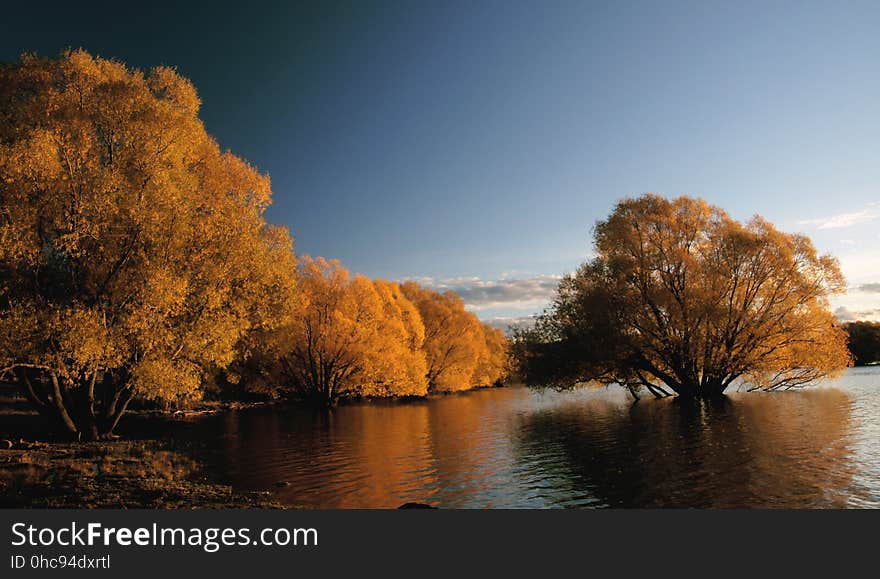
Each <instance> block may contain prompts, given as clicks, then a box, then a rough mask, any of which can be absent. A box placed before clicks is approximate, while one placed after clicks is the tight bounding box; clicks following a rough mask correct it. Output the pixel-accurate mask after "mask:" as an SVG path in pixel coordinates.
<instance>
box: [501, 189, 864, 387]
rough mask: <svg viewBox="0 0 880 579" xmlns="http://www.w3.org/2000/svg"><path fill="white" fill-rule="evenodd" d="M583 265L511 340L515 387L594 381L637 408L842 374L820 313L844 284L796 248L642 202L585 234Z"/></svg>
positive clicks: (832, 263)
mask: <svg viewBox="0 0 880 579" xmlns="http://www.w3.org/2000/svg"><path fill="white" fill-rule="evenodd" d="M595 253H596V257H595V258H594V259H593V260H592V261H590V262H587V263H585V264H584V265H582V266H581V268H580V269H579V270H578V271H577V273H575V274H574V275H571V276H568V277H566V278H565V279H563V281H562V282H561V284H560V287H559V290H558V293H557V297H556V300H555V302H554V304H553V305H552V307H551V308H550V309H549V310H548V311H547V312H545V313H544V314H543V315H542V316H540V317H539V319H538V323H537V325H536V327H535V328H534V329H532V330H526V331H521V332H519V334H518V336H517V337H516V344H515V354H516V358H517V363H518V366H519V370H520V372H521V373H522V375H523V377H524V378H525V379H526V381H527V382H529V383H533V384H549V385H554V386H563V387H564V386H570V385H573V384H575V383H578V382H585V381H590V380H598V381H600V382H605V383H619V384H623V385H625V386H627V387H629V388H630V390H631V391H632V392H633V394H634V395H636V396H637V391H638V390H639V389H641V388H643V387H644V388H646V389H647V390H648V391H650V392H651V393H653V394H654V395H655V396H664V395H668V394H669V392H668V390H667V389H670V390H672V391H674V392H675V393H676V394H678V395H682V396H690V397H694V396H710V395H718V394H721V393H723V392H724V390H725V389H726V388H727V387H729V386H730V385H731V384H733V383H734V382H738V383H744V384H747V385H748V387H749V388H752V389H763V390H776V389H780V388H782V389H786V388H793V387H797V386H802V385H805V384H808V383H810V382H813V381H815V380H819V379H821V378H823V377H826V376H830V375H834V374H835V373H836V372H838V371H839V370H841V369H843V368H845V367H847V366H848V365H849V364H850V363H851V358H850V355H849V352H848V350H847V346H846V333H845V332H844V331H843V329H842V328H840V327H839V325H838V324H837V323H836V319H835V318H834V316H833V315H832V313H831V311H830V307H829V302H828V298H829V296H831V295H832V294H834V293H838V292H841V291H844V289H845V281H844V279H843V276H842V275H841V273H840V269H839V266H838V264H837V261H836V260H835V259H834V258H832V257H830V256H827V255H818V254H817V252H816V250H815V248H814V247H813V244H812V243H811V242H810V240H809V239H808V238H807V237H805V236H803V235H792V234H786V233H782V232H780V231H778V230H777V229H775V228H774V227H773V226H772V225H771V224H770V223H768V222H766V221H765V220H764V219H762V218H760V217H754V218H753V219H752V220H750V221H749V222H747V223H744V224H743V223H740V222H737V221H735V220H734V219H732V218H731V217H730V216H729V215H728V214H727V213H725V212H724V211H723V210H721V209H719V208H718V207H714V206H711V205H709V204H707V203H706V202H705V201H702V200H699V199H692V198H688V197H679V198H677V199H673V200H667V199H664V198H662V197H660V196H657V195H650V194H649V195H644V196H642V197H639V198H635V199H625V200H623V201H621V202H620V203H618V205H617V206H616V207H615V209H614V211H613V212H612V213H611V215H610V216H609V217H608V219H606V220H605V221H602V222H600V223H598V224H597V225H596V230H595Z"/></svg>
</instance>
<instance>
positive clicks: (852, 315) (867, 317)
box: [834, 306, 880, 322]
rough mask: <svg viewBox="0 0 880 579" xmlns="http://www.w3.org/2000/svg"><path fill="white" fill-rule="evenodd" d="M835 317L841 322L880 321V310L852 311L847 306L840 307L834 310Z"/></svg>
mask: <svg viewBox="0 0 880 579" xmlns="http://www.w3.org/2000/svg"><path fill="white" fill-rule="evenodd" d="M834 315H835V316H837V319H838V320H840V321H841V322H855V321H857V320H861V321H868V322H873V321H880V309H869V310H852V309H850V308H847V307H845V306H840V307H839V308H837V309H836V310H834Z"/></svg>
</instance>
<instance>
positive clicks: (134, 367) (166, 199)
mask: <svg viewBox="0 0 880 579" xmlns="http://www.w3.org/2000/svg"><path fill="white" fill-rule="evenodd" d="M199 106H200V101H199V98H198V96H197V94H196V90H195V89H194V88H193V86H192V84H190V83H189V81H187V80H186V79H184V78H182V77H181V76H180V75H178V74H177V73H176V72H175V71H174V70H173V69H171V68H166V67H159V68H154V69H152V70H151V71H150V72H149V73H148V74H143V73H141V72H140V71H137V70H132V69H128V68H127V67H126V66H124V65H123V64H121V63H119V62H116V61H110V60H104V59H101V58H93V57H92V56H90V55H89V54H87V53H86V52H84V51H81V50H78V51H72V52H67V53H65V54H64V55H62V56H61V57H60V58H57V59H52V60H46V59H38V58H36V57H32V56H24V57H22V58H21V59H20V60H19V61H18V62H16V63H14V64H7V65H3V66H2V67H0V176H2V181H0V333H2V334H3V335H4V338H5V339H4V341H3V344H2V345H0V372H2V373H3V375H5V376H9V375H12V376H14V377H15V379H16V380H17V381H18V383H19V385H20V386H21V388H22V391H23V392H24V394H25V395H26V396H27V397H28V399H29V400H30V401H31V402H32V403H33V404H34V406H35V407H36V408H38V409H39V410H40V411H41V412H43V413H45V414H46V415H47V416H49V417H50V418H52V419H53V420H54V421H56V422H57V424H59V425H61V426H62V428H63V429H64V430H66V431H68V432H70V433H71V434H73V435H76V436H80V437H84V438H89V439H94V438H97V437H99V436H102V435H108V434H110V433H111V432H112V431H113V428H114V427H115V426H116V424H117V422H118V420H119V417H120V416H121V415H122V413H123V412H124V411H125V409H126V408H127V407H128V405H129V403H130V401H131V400H132V399H134V398H136V397H141V398H143V399H160V400H172V401H174V400H188V399H192V398H195V397H198V396H199V395H200V392H201V387H202V383H203V376H204V372H205V370H206V368H218V367H219V368H223V367H226V366H227V365H228V364H229V363H230V361H231V360H232V359H233V357H234V356H235V355H236V353H237V352H238V349H239V348H240V347H241V345H242V338H244V337H245V336H246V335H247V334H248V332H250V331H258V330H260V329H267V328H271V327H272V326H274V325H275V324H277V323H281V322H284V320H285V319H286V316H287V315H289V310H290V309H291V308H292V306H293V305H294V304H295V294H294V289H295V277H294V276H295V269H296V268H295V262H294V259H293V257H292V241H291V239H290V237H289V235H288V233H287V232H286V230H284V229H281V228H275V227H270V226H269V225H267V223H266V222H265V220H264V218H263V212H264V210H265V208H266V206H267V205H268V204H269V202H270V195H271V192H270V184H269V179H268V177H266V176H265V175H262V174H260V173H259V172H258V171H257V170H255V169H254V168H253V167H251V166H250V165H248V164H247V163H246V162H244V161H243V160H241V159H239V158H238V157H236V156H235V155H233V154H231V153H229V152H223V151H221V150H220V148H219V147H218V145H217V143H216V142H215V141H214V140H213V139H212V138H211V137H210V136H209V135H208V134H207V133H206V132H205V129H204V126H203V125H202V122H201V121H200V120H199V118H198V111H199Z"/></svg>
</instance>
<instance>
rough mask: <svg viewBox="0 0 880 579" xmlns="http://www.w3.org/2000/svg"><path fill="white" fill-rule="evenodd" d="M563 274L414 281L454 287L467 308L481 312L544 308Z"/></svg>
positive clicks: (432, 285)
mask: <svg viewBox="0 0 880 579" xmlns="http://www.w3.org/2000/svg"><path fill="white" fill-rule="evenodd" d="M561 277H562V276H559V275H538V276H532V277H523V278H513V279H507V278H502V279H497V280H483V279H480V278H479V277H457V278H444V279H436V278H430V277H423V278H417V279H416V280H415V281H417V282H419V283H421V284H423V285H426V286H428V287H430V288H433V289H435V290H438V291H446V290H452V291H454V292H455V293H457V294H458V295H460V296H461V299H462V300H464V303H465V305H467V307H468V309H470V310H473V311H480V310H487V309H492V308H510V309H528V308H535V309H537V308H541V307H543V306H545V305H546V304H547V303H548V302H549V301H550V300H551V299H552V298H553V296H554V294H555V293H556V287H557V286H558V285H559V280H560V279H561Z"/></svg>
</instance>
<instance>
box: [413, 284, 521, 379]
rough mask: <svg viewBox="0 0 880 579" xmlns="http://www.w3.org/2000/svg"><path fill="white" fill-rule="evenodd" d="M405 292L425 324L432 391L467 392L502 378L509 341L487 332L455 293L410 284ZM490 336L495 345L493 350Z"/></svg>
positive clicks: (426, 350)
mask: <svg viewBox="0 0 880 579" xmlns="http://www.w3.org/2000/svg"><path fill="white" fill-rule="evenodd" d="M403 293H404V295H405V296H406V297H408V298H409V299H410V300H411V301H412V302H413V303H414V304H415V305H416V307H417V308H418V310H419V313H420V314H421V316H422V322H423V323H424V325H425V346H424V349H425V356H426V358H427V363H428V374H427V377H428V389H429V390H430V391H431V392H452V391H457V390H467V389H469V388H473V387H474V386H480V385H485V386H488V385H491V384H494V383H495V382H497V381H498V380H500V379H501V375H502V373H503V370H501V368H502V367H504V366H505V364H506V362H505V360H504V358H505V355H506V338H504V336H503V334H502V335H500V336H499V334H500V331H499V334H496V333H495V332H491V331H489V330H488V329H486V328H485V327H484V326H483V325H482V324H480V321H479V320H478V319H477V316H475V315H474V314H473V313H471V312H468V311H467V310H466V309H465V307H464V302H463V301H462V300H461V298H460V297H459V296H458V295H456V294H455V293H454V292H451V291H447V292H444V293H439V292H436V291H434V290H431V289H428V288H424V287H421V286H419V285H418V284H417V283H415V282H412V281H409V282H406V283H405V284H403ZM487 336H488V339H489V341H491V344H492V350H490V347H489V344H488V343H487Z"/></svg>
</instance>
